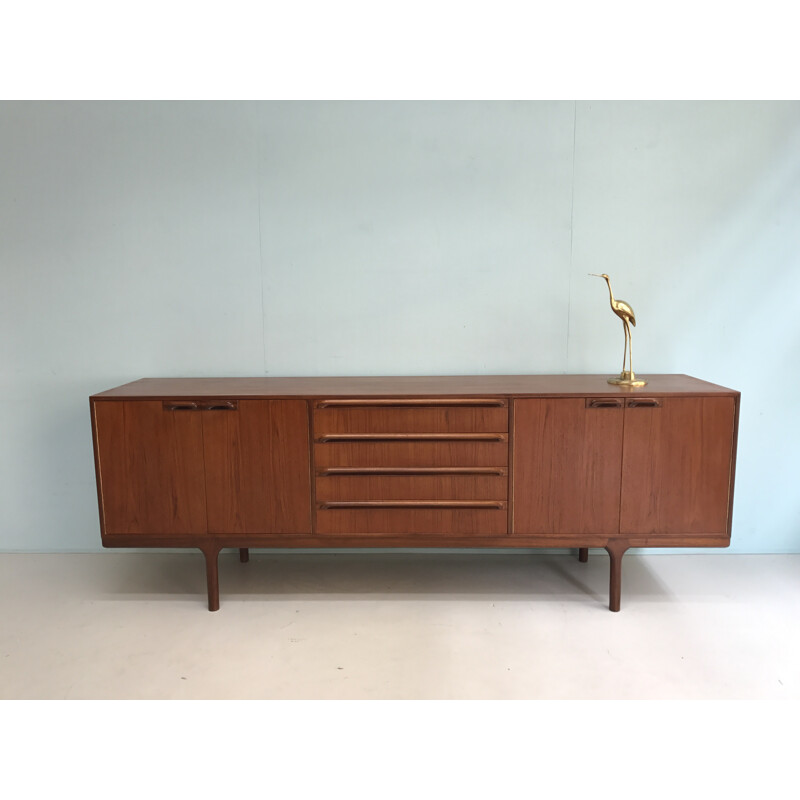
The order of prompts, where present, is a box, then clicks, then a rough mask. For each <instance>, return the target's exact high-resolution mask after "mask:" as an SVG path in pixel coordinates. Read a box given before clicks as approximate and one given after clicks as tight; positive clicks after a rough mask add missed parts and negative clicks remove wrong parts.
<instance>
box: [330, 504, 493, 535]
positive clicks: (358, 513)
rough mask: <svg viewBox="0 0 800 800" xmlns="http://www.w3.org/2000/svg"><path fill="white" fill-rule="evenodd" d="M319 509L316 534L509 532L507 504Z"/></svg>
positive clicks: (464, 533)
mask: <svg viewBox="0 0 800 800" xmlns="http://www.w3.org/2000/svg"><path fill="white" fill-rule="evenodd" d="M318 505H319V506H323V507H320V508H318V510H317V533H318V534H322V535H347V534H370V535H381V534H400V535H402V534H428V535H433V536H437V535H444V536H446V535H476V536H480V535H484V536H503V535H505V534H506V532H507V529H508V511H507V504H506V503H504V502H497V503H493V504H491V505H490V506H488V507H483V508H481V507H477V508H469V507H461V508H452V507H451V508H443V507H439V508H424V507H420V505H419V504H415V507H406V508H402V507H373V508H369V507H361V508H355V507H354V508H347V507H340V508H336V507H333V508H331V507H324V506H325V504H318Z"/></svg>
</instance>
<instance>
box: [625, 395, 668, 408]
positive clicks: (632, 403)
mask: <svg viewBox="0 0 800 800" xmlns="http://www.w3.org/2000/svg"><path fill="white" fill-rule="evenodd" d="M626 405H627V407H628V408H661V401H660V400H656V399H655V397H638V398H636V399H635V400H628V402H627V403H626Z"/></svg>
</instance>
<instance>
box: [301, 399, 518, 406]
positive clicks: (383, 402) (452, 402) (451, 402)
mask: <svg viewBox="0 0 800 800" xmlns="http://www.w3.org/2000/svg"><path fill="white" fill-rule="evenodd" d="M506 405H507V403H506V401H505V400H502V399H495V398H460V397H453V398H448V399H442V400H437V399H435V398H433V399H428V400H418V399H413V400H405V399H391V400H387V399H371V400H366V399H361V400H319V401H318V402H317V404H316V407H317V408H369V407H373V408H374V407H379V408H387V407H389V408H416V407H419V406H422V407H427V406H430V407H437V408H441V407H442V406H445V407H447V406H455V407H459V408H461V407H466V408H505V407H506Z"/></svg>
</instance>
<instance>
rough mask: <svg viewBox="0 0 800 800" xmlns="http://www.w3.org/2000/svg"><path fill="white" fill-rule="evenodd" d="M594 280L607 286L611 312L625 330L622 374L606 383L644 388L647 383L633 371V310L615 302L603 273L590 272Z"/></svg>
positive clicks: (622, 302) (627, 305) (606, 277)
mask: <svg viewBox="0 0 800 800" xmlns="http://www.w3.org/2000/svg"><path fill="white" fill-rule="evenodd" d="M589 274H590V275H592V276H593V277H595V278H602V279H603V280H604V281H605V282H606V284H607V285H608V295H609V299H610V300H611V310H612V311H613V312H614V313H615V314H616V315H617V316H618V317H619V318H620V319H621V320H622V327H623V328H624V330H625V349H624V350H623V351H622V372H620V374H619V377H618V378H609V379H608V382H609V383H613V384H615V385H617V386H645V385H647V381H644V380H641V379H640V378H637V377H636V374H635V373H634V371H633V350H632V348H631V325H633V326H634V328H635V327H636V315H635V314H634V313H633V309H632V308H631V307H630V305H629V304H628V303H626V302H625V301H624V300H615V299H614V292H613V291H612V290H611V281H610V280H609V277H608V275H606V274H605V273H603V274H602V275H598V274H597V273H595V272H590V273H589ZM626 362H627V364H628V369H627V370H626V369H625V363H626Z"/></svg>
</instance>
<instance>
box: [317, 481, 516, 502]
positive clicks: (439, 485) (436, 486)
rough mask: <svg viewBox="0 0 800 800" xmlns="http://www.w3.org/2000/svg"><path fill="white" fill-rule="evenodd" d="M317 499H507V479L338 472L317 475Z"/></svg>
mask: <svg viewBox="0 0 800 800" xmlns="http://www.w3.org/2000/svg"><path fill="white" fill-rule="evenodd" d="M316 483H317V501H325V500H506V499H507V498H508V479H507V478H506V477H504V476H491V475H438V476H437V475H376V476H366V475H352V476H350V475H337V476H331V477H317V479H316Z"/></svg>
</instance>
